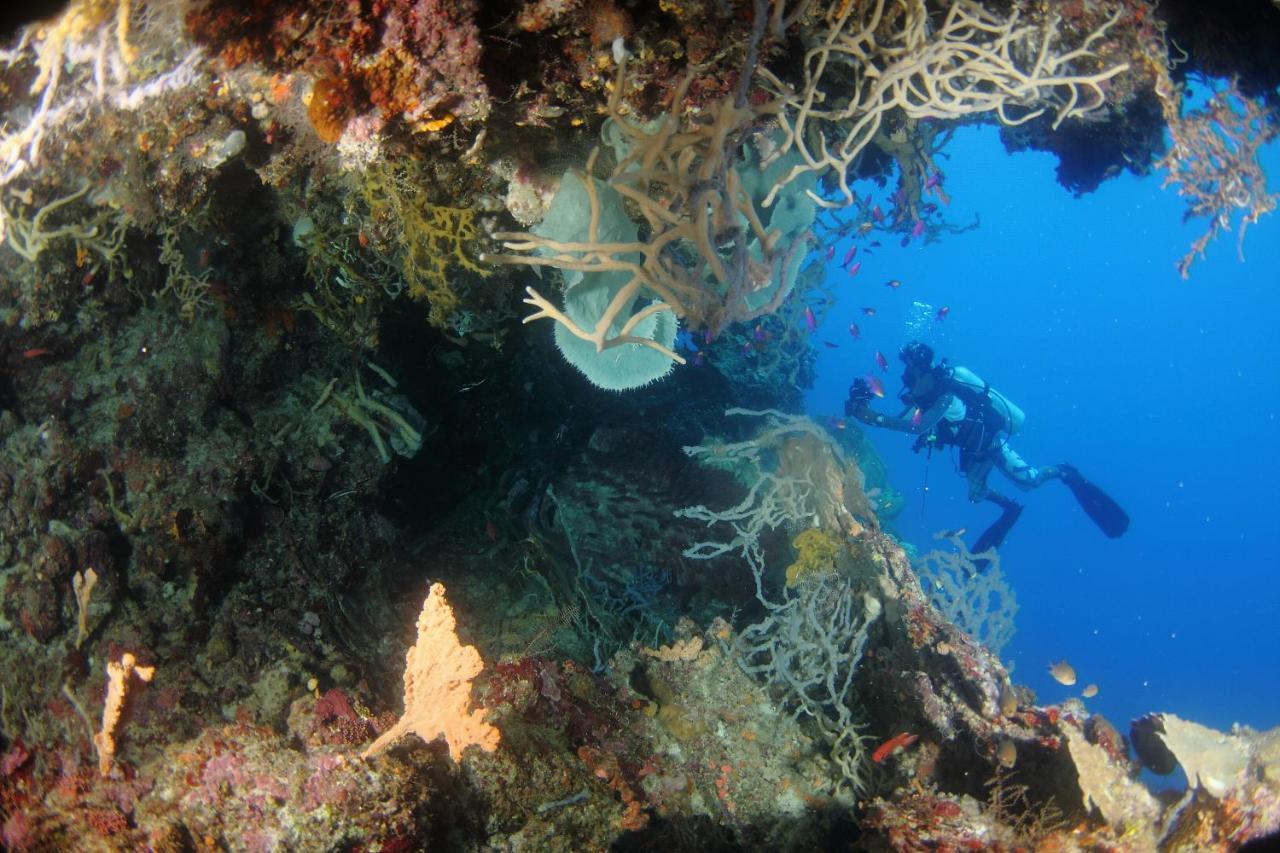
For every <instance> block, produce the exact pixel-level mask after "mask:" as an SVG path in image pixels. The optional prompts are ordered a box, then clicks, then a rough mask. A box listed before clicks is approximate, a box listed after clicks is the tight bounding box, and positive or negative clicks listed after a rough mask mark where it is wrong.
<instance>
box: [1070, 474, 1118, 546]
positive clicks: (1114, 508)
mask: <svg viewBox="0 0 1280 853" xmlns="http://www.w3.org/2000/svg"><path fill="white" fill-rule="evenodd" d="M1058 467H1059V469H1060V470H1061V471H1062V482H1063V483H1065V484H1066V486H1067V488H1068V489H1070V490H1071V494H1073V495H1075V496H1076V502H1077V503H1079V504H1080V508H1081V509H1082V510H1084V511H1085V514H1086V515H1088V516H1089V517H1090V518H1092V519H1093V523H1094V524H1096V525H1098V528H1099V529H1100V530H1101V531H1102V532H1103V533H1105V534H1107V536H1109V537H1111V538H1112V539H1115V538H1117V537H1119V536H1123V535H1124V532H1125V531H1126V530H1128V529H1129V513H1127V512H1125V511H1124V509H1123V508H1122V507H1121V506H1120V504H1118V503H1116V502H1115V500H1114V499H1112V497H1111V496H1110V495H1108V494H1107V493H1106V492H1104V491H1102V489H1100V488H1098V487H1097V486H1096V485H1094V484H1093V483H1091V482H1090V481H1089V480H1086V479H1085V478H1084V477H1083V476H1081V474H1080V472H1079V471H1077V470H1076V469H1075V466H1074V465H1067V464H1063V465H1060V466H1058Z"/></svg>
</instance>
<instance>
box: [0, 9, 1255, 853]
mask: <svg viewBox="0 0 1280 853" xmlns="http://www.w3.org/2000/svg"><path fill="white" fill-rule="evenodd" d="M1046 5H1050V6H1055V7H1057V8H1056V11H1054V12H1053V13H1050V12H1048V11H1046V8H1045V6H1046ZM1261 5H1262V6H1263V9H1262V10H1260V11H1259V12H1258V13H1257V14H1258V16H1259V17H1260V18H1261V21H1260V22H1259V21H1257V20H1251V19H1249V18H1247V17H1244V16H1243V15H1242V14H1241V13H1240V12H1239V10H1237V9H1236V8H1235V7H1234V6H1233V5H1231V4H1226V5H1224V6H1223V7H1222V9H1221V10H1219V11H1218V12H1217V13H1215V14H1216V17H1213V18H1212V23H1213V24H1214V27H1215V29H1214V32H1215V33H1217V34H1218V37H1217V38H1215V39H1208V38H1195V37H1193V35H1194V33H1195V32H1196V31H1197V25H1196V24H1195V23H1193V22H1192V21H1193V12H1192V11H1189V10H1188V9H1187V4H1178V3H1171V4H1161V6H1160V7H1157V6H1155V5H1153V4H1149V3H1146V2H1140V0H1110V1H1109V2H1099V3H1063V4H1039V3H1020V2H1015V3H1006V4H977V3H972V2H968V0H953V2H946V3H939V2H932V0H930V2H927V3H926V2H923V0H896V2H889V0H884V1H883V2H880V0H872V2H853V3H850V2H848V0H841V2H832V3H819V2H799V0H798V1H797V2H791V3H785V2H780V0H775V2H763V0H757V2H747V0H736V1H735V2H704V1H703V0H671V2H668V0H663V2H660V3H643V2H622V0H563V1H561V0H528V2H522V3H516V4H507V3H488V2H477V0H467V2H451V3H443V2H437V0H378V2H339V3H329V4H314V3H309V2H303V0H291V2H285V3H266V2H259V0H228V2H212V1H211V2H179V0H150V2H142V0H74V2H72V3H70V4H68V5H67V6H66V7H65V8H63V9H61V10H58V11H56V12H51V13H50V17H48V18H47V19H45V20H42V21H38V22H30V23H26V24H24V25H22V26H15V27H13V28H11V30H12V31H11V32H10V33H8V37H7V39H6V41H5V43H4V45H3V50H0V110H3V114H4V121H3V123H0V228H3V237H4V244H3V246H2V247H0V846H3V847H4V848H6V849H12V850H52V849H77V850H117V849H155V850H192V849H228V850H258V849H264V850H267V849H270V850H274V849H288V850H338V849H342V850H371V851H372V850H384V851H391V850H413V849H466V850H494V849H511V850H514V849H534V850H544V849H545V850H559V849H563V850H583V849H619V850H627V849H635V850H648V849H654V848H670V849H677V850H684V849H689V850H693V849H696V850H707V849H711V850H719V849H723V850H736V849H768V850H817V849H904V850H915V849H926V848H938V849H958V848H965V849H1099V850H1101V849H1108V850H1110V849H1134V850H1145V849H1152V848H1156V847H1158V848H1161V849H1174V850H1193V849H1194V850H1201V849H1214V848H1216V849H1233V848H1235V847H1238V846H1240V845H1241V844H1243V843H1244V842H1245V841H1247V840H1249V839H1252V838H1258V837H1261V836H1264V835H1266V834H1268V833H1273V832H1275V831H1277V829H1280V802H1278V801H1277V796H1278V795H1280V780H1278V779H1277V773H1278V772H1280V769H1278V768H1280V765H1278V764H1277V761H1278V760H1280V756H1278V755H1277V747H1276V735H1275V733H1274V732H1268V733H1257V732H1252V731H1248V730H1245V729H1239V730H1233V731H1231V732H1214V731H1212V730H1208V729H1205V728H1204V727H1201V726H1198V725H1197V724H1195V723H1192V722H1189V721H1183V720H1181V719H1179V718H1178V717H1177V716H1176V715H1175V714H1173V713H1171V712H1161V713H1153V714H1152V715H1149V716H1146V717H1143V718H1142V719H1140V720H1137V721H1134V722H1133V724H1132V726H1131V727H1130V730H1129V734H1128V736H1127V737H1126V735H1125V734H1122V733H1121V731H1120V730H1119V729H1117V727H1116V726H1115V725H1113V724H1112V723H1111V722H1109V721H1107V720H1105V719H1104V718H1103V717H1101V716H1100V715H1098V714H1095V713H1091V712H1090V711H1089V709H1088V707H1087V704H1088V700H1087V699H1073V700H1069V701H1067V702H1064V703H1062V704H1060V705H1044V704H1040V703H1038V701H1037V699H1036V697H1035V696H1034V695H1032V694H1031V693H1030V692H1029V691H1028V690H1027V689H1026V688H1024V687H1022V686H1020V685H1017V684H1015V683H1013V682H1011V680H1010V678H1009V674H1008V673H1007V672H1006V671H1005V669H1004V667H1003V666H1002V664H1001V663H1000V660H999V658H998V654H997V653H998V650H999V646H1000V644H1001V642H1003V641H1004V640H1007V638H1008V633H1007V632H1008V631H1009V630H1011V629H1012V618H1013V613H1014V610H1015V606H1014V604H1013V599H1012V596H1011V593H1009V591H1008V589H1007V586H1004V582H1003V580H1002V578H1001V576H1000V575H999V572H998V569H995V570H990V571H988V572H985V573H980V572H976V571H975V570H974V563H973V562H972V560H973V555H970V554H968V552H967V551H965V549H964V548H963V543H960V542H959V541H958V540H957V541H955V542H953V543H946V544H944V545H942V546H941V547H940V548H939V550H938V551H935V552H934V553H933V554H929V555H918V554H917V553H916V551H915V549H914V548H912V547H911V546H910V545H909V544H907V543H903V542H901V541H900V540H899V539H898V538H897V537H896V536H895V535H894V532H893V529H892V517H893V515H894V514H895V513H896V511H897V510H898V509H900V507H901V500H900V498H899V497H898V496H897V495H896V493H895V492H894V491H893V488H892V484H891V472H889V471H887V470H886V468H885V465H884V463H883V461H882V460H880V459H879V458H878V457H877V456H876V455H875V452H874V450H873V449H872V448H871V446H870V444H869V443H868V442H867V441H866V439H865V437H864V436H862V435H861V434H860V433H859V431H858V430H857V429H856V427H855V426H854V425H853V424H849V423H845V422H844V421H836V420H831V421H826V422H822V423H818V422H815V421H812V420H809V419H807V418H804V417H801V416H800V415H798V414H796V412H798V411H799V409H800V401H801V394H802V390H803V388H804V387H806V385H807V384H808V383H809V382H811V381H812V370H813V360H814V352H813V347H815V346H818V345H820V344H819V343H818V341H817V340H816V339H815V337H814V336H813V335H811V334H810V333H809V329H810V328H812V327H813V326H814V325H815V324H816V323H818V322H820V321H821V317H822V315H823V313H824V312H825V311H826V310H827V308H828V307H829V305H830V304H831V300H832V298H833V297H832V295H831V294H829V293H826V292H824V290H823V284H822V279H823V276H822V265H823V264H824V263H832V262H833V261H832V260H831V258H832V247H834V245H835V244H836V243H837V242H839V241H840V240H846V241H848V240H855V241H861V242H859V245H869V243H870V242H871V241H874V240H877V239H881V240H885V239H895V240H901V241H903V242H907V241H911V240H920V241H930V240H938V239H945V238H946V235H947V234H948V233H951V232H953V231H955V230H959V229H961V228H965V227H971V226H969V225H967V224H959V223H953V222H949V221H948V220H947V219H946V214H945V207H946V205H945V200H946V189H945V180H944V176H943V174H942V172H941V170H940V167H939V163H938V161H937V159H936V157H935V155H938V154H939V153H940V152H942V151H943V150H944V148H945V144H946V140H947V138H948V137H949V134H950V132H951V130H952V129H954V127H955V126H957V125H958V124H959V123H961V122H970V121H989V122H993V123H999V124H1000V125H1001V127H1002V133H1003V138H1004V140H1005V143H1006V145H1007V146H1008V147H1009V148H1010V150H1016V149H1018V148H1022V147H1035V148H1041V149H1045V150H1050V151H1053V152H1054V153H1055V154H1056V155H1057V156H1058V157H1059V159H1060V162H1061V166H1060V169H1059V180H1060V181H1061V182H1062V183H1063V184H1064V186H1066V187H1068V188H1069V189H1071V190H1073V191H1077V192H1086V191H1089V190H1090V189H1091V188H1093V187H1095V186H1097V185H1098V184H1099V183H1100V182H1101V181H1104V180H1106V179H1108V178H1110V177H1112V176H1113V175H1115V174H1117V173H1119V172H1120V171H1122V170H1126V169H1127V170H1132V171H1135V172H1146V171H1149V170H1152V169H1165V170H1167V171H1168V172H1169V173H1170V174H1171V175H1173V176H1175V180H1174V181H1173V182H1174V183H1175V185H1177V186H1178V187H1179V188H1180V189H1179V191H1180V192H1182V193H1183V194H1184V195H1185V196H1186V197H1187V199H1188V208H1189V213H1190V214H1192V215H1195V216H1203V217H1208V218H1209V219H1210V222H1211V223H1212V224H1211V225H1210V226H1209V230H1208V231H1207V232H1206V235H1205V238H1204V239H1203V241H1201V242H1199V243H1198V244H1197V245H1196V246H1193V247H1192V250H1191V252H1190V253H1189V254H1188V256H1187V258H1184V259H1183V262H1182V268H1183V269H1184V272H1185V271H1186V270H1187V269H1189V268H1190V264H1191V263H1192V262H1193V261H1194V258H1195V257H1196V256H1198V255H1197V253H1200V254H1202V253H1203V252H1204V251H1205V250H1206V248H1207V247H1208V245H1209V244H1210V242H1211V241H1212V238H1213V237H1214V236H1215V235H1216V233H1217V231H1218V230H1219V224H1218V223H1221V222H1222V221H1223V219H1222V217H1226V221H1228V222H1231V221H1235V222H1237V223H1239V224H1241V225H1243V224H1244V223H1245V222H1248V221H1252V220H1254V219H1256V218H1257V216H1259V215H1261V214H1264V213H1266V212H1267V211H1268V210H1269V209H1270V207H1272V206H1274V199H1272V198H1270V197H1269V196H1267V195H1266V194H1265V180H1263V182H1262V183H1261V185H1260V188H1259V184H1258V180H1259V178H1260V172H1255V171H1252V170H1253V169H1255V168H1256V162H1254V161H1253V160H1251V159H1250V158H1251V157H1252V156H1253V152H1255V151H1256V147H1257V145H1259V144H1261V142H1263V141H1265V140H1266V139H1269V138H1271V137H1272V136H1273V135H1274V134H1275V132H1276V126H1277V123H1276V109H1277V105H1276V104H1275V102H1274V101H1275V99H1274V88H1275V79H1274V67H1273V63H1269V62H1267V61H1265V60H1264V59H1261V58H1259V57H1265V56H1277V55H1280V48H1278V47H1277V45H1276V41H1277V39H1278V38H1280V22H1278V21H1277V18H1280V10H1276V11H1274V12H1272V11H1271V10H1270V9H1269V7H1266V4H1261ZM1205 14H1208V13H1205ZM925 22H927V24H928V25H927V26H926V25H925ZM1259 24H1262V25H1259ZM1183 34H1187V35H1185V36H1184V35H1183ZM1171 39H1173V40H1176V42H1177V44H1179V45H1181V47H1182V48H1183V49H1184V50H1186V51H1188V52H1189V53H1188V55H1187V57H1186V59H1185V60H1181V61H1177V62H1171V61H1170V60H1171V52H1170V47H1169V41H1170V40H1171ZM1224 39H1225V40H1226V43H1229V42H1230V41H1231V40H1232V39H1235V40H1238V43H1239V44H1243V45H1249V46H1250V50H1249V51H1240V52H1238V53H1235V54H1233V53H1231V52H1230V51H1228V50H1225V49H1224V48H1223V44H1224ZM857 45H861V47H858V46H857ZM979 47H980V48H983V49H984V50H986V53H983V51H982V50H976V49H975V48H979ZM813 51H816V53H814V52H813ZM858 51H863V53H864V54H865V55H863V54H859V53H858ZM806 54H807V55H809V57H810V60H809V61H806V60H805V58H804V57H805V56H806ZM975 56H976V57H980V58H981V62H978V60H976V59H974V57H975ZM815 57H816V58H820V59H821V62H818V61H813V60H814V58H815ZM1037 57H1039V58H1038V59H1037ZM855 59H856V61H855ZM974 63H976V64H974ZM866 67H874V68H875V69H877V73H876V74H865V73H863V71H862V70H860V69H864V68H866ZM1194 71H1202V72H1205V73H1212V74H1216V75H1226V74H1228V73H1234V74H1235V75H1236V82H1235V83H1234V84H1233V85H1232V86H1231V87H1230V89H1229V90H1224V94H1223V96H1222V100H1221V102H1220V103H1219V102H1215V103H1211V104H1210V105H1208V106H1206V107H1205V108H1203V109H1202V110H1199V111H1197V110H1191V109H1188V108H1186V107H1185V106H1184V105H1183V104H1182V103H1181V99H1180V98H1181V96H1180V94H1179V92H1180V89H1179V84H1180V83H1181V81H1182V80H1183V79H1184V78H1185V75H1186V74H1187V73H1190V72H1194ZM1019 75H1020V76H1019ZM1014 78H1017V79H1019V80H1021V81H1022V82H1020V83H1019V84H1018V86H1012V85H1011V84H1009V83H1008V81H1009V80H1010V79H1014ZM891 80H893V81H897V82H896V83H894V84H893V86H896V87H897V88H893V87H892V86H890V85H889V84H888V83H886V82H884V81H891ZM878 81H879V82H878ZM926 82H927V83H928V84H929V85H924V83H926ZM1268 93H1270V94H1268ZM930 99H932V100H930ZM1213 128H1217V129H1216V130H1215V129H1213ZM1166 130H1167V131H1169V132H1170V133H1171V134H1172V138H1173V139H1174V140H1175V142H1176V144H1175V146H1174V147H1173V148H1172V149H1170V150H1166V148H1165V140H1164V135H1163V134H1164V133H1165V131H1166ZM1213 134H1219V135H1221V134H1227V135H1230V136H1231V138H1232V139H1233V140H1234V141H1235V142H1236V143H1239V144H1237V145H1234V146H1232V147H1230V154H1231V156H1230V158H1226V159H1224V158H1223V157H1222V156H1221V151H1217V153H1216V154H1215V151H1216V149H1214V148H1213V145H1212V142H1213V139H1214V138H1215V137H1214V136H1213ZM1215 169H1217V170H1219V171H1218V172H1215V171H1214V170H1215ZM566 174H572V175H574V176H575V180H573V181H568V180H566V179H565V175H566ZM1232 175H1234V176H1235V177H1236V180H1235V181H1234V182H1230V181H1228V180H1227V179H1228V178H1229V177H1230V176H1232ZM569 186H572V187H574V189H573V190H572V191H568V190H566V192H565V193H563V194H562V193H561V190H562V189H564V188H565V187H569ZM855 186H856V187H857V188H858V189H859V190H860V193H855V192H851V189H852V188H853V187H855ZM872 187H874V188H876V189H875V193H876V196H875V197H874V198H873V197H872V196H871V195H868V188H872ZM829 208H832V209H836V212H832V210H831V209H829ZM1233 217H1234V220H1233ZM1172 260H1174V259H1171V261H1172ZM848 264H849V260H846V261H845V265H846V266H848ZM530 319H536V320H548V321H549V322H546V323H541V322H535V323H534V324H533V325H526V323H527V322H528V321H529V320H530ZM552 328H554V333H553V332H552ZM597 386H600V387H597ZM602 389H609V390H602ZM922 581H923V582H922ZM437 585H438V586H437ZM437 589H438V590H439V591H438V592H436V591H431V590H437ZM446 590H447V593H446V592H445V591H446ZM979 593H980V594H979ZM988 593H989V594H988ZM446 594H447V596H448V598H447V602H448V604H447V605H446V604H445V598H444V596H445V595H446ZM424 600H425V602H426V605H427V606H425V607H424ZM433 602H434V603H433ZM446 610H447V611H448V614H449V616H448V617H447V618H446V617H445V616H444V615H443V614H444V613H445V611H446ZM432 614H435V615H434V616H433V615H432ZM415 618H417V620H418V621H417V623H416V625H417V636H416V638H415V636H414V626H415V621H414V620H415ZM409 648H413V649H415V650H416V653H414V652H410V653H409V654H407V655H406V649H409ZM993 650H994V651H993ZM398 721H399V725H397V723H398ZM402 728H403V729H404V730H405V731H409V732H416V734H406V735H405V736H404V737H402V738H398V739H396V740H395V741H394V742H392V743H384V741H382V740H379V738H380V736H382V735H383V734H385V733H388V732H391V733H393V734H397V733H399V731H400V730H401V729H402ZM438 735H443V736H438ZM375 741H376V742H378V744H379V746H378V747H376V748H374V747H373V746H372V744H374V743H375ZM1142 768H1147V769H1149V770H1151V771H1153V772H1156V773H1170V772H1174V771H1175V770H1176V769H1177V768H1181V770H1182V771H1183V772H1184V773H1185V775H1186V777H1187V779H1188V780H1189V784H1188V786H1187V787H1186V790H1185V793H1184V794H1181V795H1179V796H1167V795H1162V796H1161V797H1157V796H1154V795H1153V794H1151V793H1150V792H1149V790H1148V788H1147V787H1146V786H1145V785H1143V784H1142V783H1140V782H1139V781H1137V777H1138V774H1139V772H1140V770H1141V769H1142Z"/></svg>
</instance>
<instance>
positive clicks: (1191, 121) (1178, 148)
mask: <svg viewBox="0 0 1280 853" xmlns="http://www.w3.org/2000/svg"><path fill="white" fill-rule="evenodd" d="M1155 89H1156V95H1157V96H1158V97H1159V98H1160V105H1161V109H1162V110H1163V112H1164V120H1165V123H1166V124H1167V125H1168V127H1169V136H1170V138H1171V139H1172V142H1173V144H1172V145H1171V146H1170V148H1169V153H1168V154H1167V155H1165V157H1164V158H1163V159H1162V160H1161V161H1160V166H1161V167H1162V168H1164V169H1167V170H1168V175H1167V176H1166V177H1165V179H1164V184H1163V186H1165V187H1168V186H1171V185H1172V186H1176V187H1177V189H1178V195H1180V196H1182V198H1183V199H1185V200H1186V203H1187V211H1186V215H1185V218H1187V219H1190V218H1193V217H1200V216H1207V217H1208V218H1209V227H1208V229H1207V230H1206V231H1205V233H1204V234H1203V235H1201V236H1200V238H1199V239H1197V240H1196V241H1195V242H1194V243H1192V244H1191V249H1190V250H1189V251H1188V252H1187V253H1186V254H1185V255H1183V256H1182V260H1180V261H1179V262H1178V273H1179V274H1180V275H1181V276H1182V277H1183V278H1187V277H1188V274H1189V271H1190V269H1191V264H1192V262H1193V261H1194V260H1195V259H1196V257H1197V256H1199V257H1204V250H1205V248H1206V247H1207V246H1208V245H1209V243H1210V241H1212V240H1213V239H1214V238H1215V237H1217V236H1218V234H1219V233H1220V232H1222V231H1230V230H1231V218H1232V216H1233V215H1234V214H1236V213H1237V212H1239V213H1240V233H1239V236H1238V237H1237V239H1236V253H1237V255H1238V256H1239V257H1240V259H1241V260H1243V259H1244V232H1245V229H1247V228H1248V227H1249V225H1250V224H1251V223H1254V222H1257V221H1258V217H1259V216H1261V215H1263V214H1264V213H1270V212H1271V211H1273V210H1275V208H1276V200H1277V198H1280V196H1278V195H1276V194H1275V193H1268V192H1267V176H1266V174H1264V173H1263V171H1262V164H1261V163H1260V162H1259V161H1258V151H1259V149H1261V148H1262V146H1263V145H1265V144H1266V143H1267V142H1269V141H1271V140H1272V139H1275V138H1276V136H1277V135H1280V115H1278V114H1277V112H1276V110H1275V109H1274V108H1272V107H1270V106H1268V105H1267V104H1266V103H1265V102H1264V101H1263V100H1262V99H1261V98H1250V97H1248V96H1247V95H1244V94H1242V93H1241V92H1240V90H1239V88H1238V87H1237V85H1236V83H1235V81H1232V82H1231V83H1229V84H1228V85H1227V86H1226V88H1224V89H1222V90H1221V91H1219V92H1215V93H1214V95H1213V97H1212V98H1210V99H1209V102H1208V103H1207V104H1205V105H1204V107H1202V108H1201V109H1198V110H1193V111H1190V112H1184V110H1183V104H1182V91H1181V89H1180V88H1179V87H1177V86H1176V85H1175V84H1174V83H1173V82H1172V81H1171V80H1170V79H1169V77H1168V74H1167V72H1166V73H1163V74H1160V75H1159V76H1158V77H1157V79H1156V87H1155Z"/></svg>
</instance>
